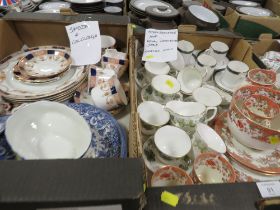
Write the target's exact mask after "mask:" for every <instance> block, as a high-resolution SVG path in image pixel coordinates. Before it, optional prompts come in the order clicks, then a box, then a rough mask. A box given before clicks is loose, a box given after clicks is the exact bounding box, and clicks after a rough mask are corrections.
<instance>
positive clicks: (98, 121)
mask: <svg viewBox="0 0 280 210" xmlns="http://www.w3.org/2000/svg"><path fill="white" fill-rule="evenodd" d="M66 105H67V106H69V107H70V108H72V109H74V110H76V111H77V112H78V113H79V114H80V115H81V116H82V117H83V118H84V119H85V120H86V121H87V123H88V124H89V126H90V128H91V131H92V141H91V147H90V148H89V150H88V151H87V152H86V154H85V155H84V158H97V157H98V158H110V157H122V158H124V157H126V155H127V154H126V153H127V149H126V136H125V135H124V131H123V129H122V128H121V127H120V125H119V124H118V122H117V121H116V120H115V119H114V118H113V117H112V116H111V115H110V114H109V113H108V112H106V111H104V110H102V109H100V108H98V107H95V106H92V105H89V104H83V103H80V104H75V103H66Z"/></svg>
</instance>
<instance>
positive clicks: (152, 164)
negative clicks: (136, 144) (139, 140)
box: [143, 137, 192, 173]
mask: <svg viewBox="0 0 280 210" xmlns="http://www.w3.org/2000/svg"><path fill="white" fill-rule="evenodd" d="M143 151H144V152H143V159H144V162H145V165H146V166H147V167H148V169H149V170H150V171H152V172H155V171H157V170H158V169H160V168H162V167H164V166H166V165H172V166H177V167H179V168H182V169H184V170H186V171H187V172H188V173H190V172H191V170H192V167H191V166H192V164H191V163H192V161H191V159H190V158H189V157H188V156H185V157H184V158H183V159H177V160H165V162H166V163H162V162H161V161H160V159H159V152H158V151H157V149H156V145H155V143H154V138H153V137H150V138H149V139H148V140H146V141H145V143H144V145H143Z"/></svg>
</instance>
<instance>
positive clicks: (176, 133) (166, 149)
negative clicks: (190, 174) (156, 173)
mask: <svg viewBox="0 0 280 210" xmlns="http://www.w3.org/2000/svg"><path fill="white" fill-rule="evenodd" d="M154 141H155V145H156V147H157V149H158V150H159V151H160V152H161V153H163V154H164V155H166V156H168V157H171V158H182V157H184V156H185V155H187V154H188V153H189V151H190V149H191V140H190V137H189V136H188V134H187V133H186V132H185V131H183V130H182V129H180V128H177V127H175V126H170V125H166V126H163V127H161V128H160V129H158V130H157V132H156V133H155V137H154Z"/></svg>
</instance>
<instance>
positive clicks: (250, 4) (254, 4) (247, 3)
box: [230, 0, 258, 7]
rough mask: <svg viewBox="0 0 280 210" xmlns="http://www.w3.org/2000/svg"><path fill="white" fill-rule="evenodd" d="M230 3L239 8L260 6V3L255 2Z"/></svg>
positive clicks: (238, 1)
mask: <svg viewBox="0 0 280 210" xmlns="http://www.w3.org/2000/svg"><path fill="white" fill-rule="evenodd" d="M230 3H232V4H235V5H238V6H247V7H256V6H258V3H256V2H253V1H240V0H237V1H231V2H230Z"/></svg>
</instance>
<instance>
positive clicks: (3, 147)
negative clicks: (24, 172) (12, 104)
mask: <svg viewBox="0 0 280 210" xmlns="http://www.w3.org/2000/svg"><path fill="white" fill-rule="evenodd" d="M8 117H9V116H2V117H0V125H1V126H4V127H3V128H4V129H5V123H6V121H7V119H8ZM15 157H16V155H15V153H14V152H13V151H12V149H11V147H10V145H9V144H8V142H7V139H6V136H5V133H4V132H3V131H2V132H1V133H0V160H11V159H15Z"/></svg>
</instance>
